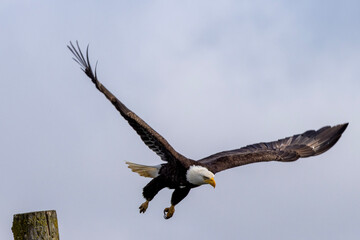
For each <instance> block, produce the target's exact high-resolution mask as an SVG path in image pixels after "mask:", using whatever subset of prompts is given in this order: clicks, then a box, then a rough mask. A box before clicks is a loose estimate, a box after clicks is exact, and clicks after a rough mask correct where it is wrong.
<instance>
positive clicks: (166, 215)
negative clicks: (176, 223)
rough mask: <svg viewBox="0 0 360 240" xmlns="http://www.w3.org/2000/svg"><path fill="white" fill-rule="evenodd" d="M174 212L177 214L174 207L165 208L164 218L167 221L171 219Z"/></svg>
mask: <svg viewBox="0 0 360 240" xmlns="http://www.w3.org/2000/svg"><path fill="white" fill-rule="evenodd" d="M174 212H175V207H174V205H171V206H170V207H169V208H165V209H164V218H165V219H169V218H171V217H172V216H173V214H174Z"/></svg>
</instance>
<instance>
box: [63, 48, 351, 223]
mask: <svg viewBox="0 0 360 240" xmlns="http://www.w3.org/2000/svg"><path fill="white" fill-rule="evenodd" d="M68 48H69V49H70V51H71V52H72V54H73V55H74V58H73V59H74V60H75V61H76V62H77V63H78V64H80V66H81V69H82V70H83V71H84V73H85V74H86V75H87V76H88V77H89V78H90V79H91V81H92V82H93V83H94V84H95V87H96V88H97V89H98V90H99V91H100V92H102V93H103V94H104V95H105V97H106V98H107V99H108V100H109V101H110V102H111V103H112V104H113V105H114V107H115V108H116V109H117V110H118V111H119V112H120V114H121V116H123V118H125V120H126V121H127V122H128V123H129V124H130V126H131V127H132V128H133V129H134V130H135V131H136V132H137V134H138V135H139V136H140V138H141V139H142V141H143V142H144V143H145V144H146V145H147V146H148V147H149V148H150V149H151V150H153V151H154V152H155V153H156V154H157V155H158V156H159V157H160V158H161V160H163V161H165V162H166V163H163V164H160V165H157V166H145V165H141V164H135V163H131V162H126V163H127V164H128V167H129V168H130V169H131V170H132V171H133V172H135V173H138V174H139V175H140V176H143V177H149V178H152V180H151V181H150V182H149V183H148V184H147V185H146V186H145V187H144V188H143V196H144V198H145V200H146V201H145V202H144V203H143V204H141V205H140V207H139V209H140V213H145V211H146V209H147V208H148V205H149V202H150V201H151V200H152V199H153V198H154V197H155V195H156V194H157V193H158V192H159V191H160V190H161V189H163V188H165V187H167V188H170V189H174V192H173V194H172V197H171V206H170V207H168V208H165V209H164V218H165V219H169V218H171V217H172V216H173V214H174V212H175V205H177V204H178V203H179V202H180V201H181V200H183V199H184V198H185V197H186V196H187V195H188V193H189V192H190V190H191V189H192V188H195V187H199V186H201V185H203V184H210V185H211V186H213V187H214V188H215V186H216V183H215V179H214V175H215V174H216V173H218V172H220V171H223V170H226V169H229V168H233V167H238V166H242V165H245V164H250V163H256V162H269V161H280V162H292V161H295V160H297V159H299V158H305V157H311V156H316V155H319V154H321V153H324V152H326V151H327V150H329V149H330V148H331V147H332V146H334V144H335V143H336V142H337V141H338V140H339V138H340V137H341V134H342V133H343V132H344V131H345V129H346V127H347V125H348V123H345V124H340V125H337V126H333V127H330V126H326V127H323V128H320V129H319V130H317V131H314V130H310V131H306V132H304V133H302V134H297V135H294V136H292V137H287V138H283V139H280V140H277V141H273V142H267V143H264V142H262V143H257V144H253V145H248V146H246V147H242V148H239V149H235V150H230V151H223V152H219V153H216V154H213V155H210V156H208V157H205V158H203V159H200V160H197V161H196V160H192V159H190V158H187V157H184V156H183V155H181V154H180V153H178V152H177V151H175V149H174V148H173V147H172V146H171V145H170V144H169V143H168V142H167V141H166V139H165V138H163V137H162V136H161V135H160V134H159V133H157V132H156V131H155V130H154V129H152V128H151V127H150V126H149V125H148V124H147V123H146V122H144V121H143V120H142V119H141V118H140V117H139V116H137V115H136V114H135V113H134V112H132V111H131V110H130V109H128V108H127V107H126V106H125V105H124V104H123V103H122V102H121V101H120V100H119V99H117V98H116V97H115V96H114V95H113V94H112V93H111V92H110V91H109V90H107V89H106V88H105V86H104V85H102V84H101V83H100V82H99V80H98V77H97V74H96V67H95V71H93V70H92V68H91V65H90V61H89V54H88V50H89V48H88V47H87V49H86V57H85V56H84V55H83V53H82V52H81V49H80V47H79V44H78V42H76V47H75V46H74V45H73V44H72V42H70V45H68Z"/></svg>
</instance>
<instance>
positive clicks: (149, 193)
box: [139, 176, 166, 213]
mask: <svg viewBox="0 0 360 240" xmlns="http://www.w3.org/2000/svg"><path fill="white" fill-rule="evenodd" d="M164 187H166V186H165V184H164V181H163V180H162V179H161V176H158V177H156V178H154V179H153V180H151V181H150V182H149V183H148V184H147V185H146V186H145V187H144V188H143V196H144V198H145V199H146V201H145V202H144V203H143V204H141V205H140V207H139V209H140V213H145V211H146V209H147V208H148V206H149V202H150V201H151V200H152V199H153V198H154V197H155V195H156V194H157V193H158V192H159V191H160V190H161V189H163V188H164Z"/></svg>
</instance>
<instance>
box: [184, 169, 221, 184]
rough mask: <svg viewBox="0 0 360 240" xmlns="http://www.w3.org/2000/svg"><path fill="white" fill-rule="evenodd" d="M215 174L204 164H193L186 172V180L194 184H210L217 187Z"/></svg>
mask: <svg viewBox="0 0 360 240" xmlns="http://www.w3.org/2000/svg"><path fill="white" fill-rule="evenodd" d="M214 176H215V175H214V174H213V173H212V172H210V171H209V170H208V169H207V168H205V167H202V166H195V165H193V166H191V167H190V168H189V169H188V170H187V172H186V180H187V181H188V182H189V183H191V184H194V185H198V186H200V185H203V184H210V185H211V186H213V187H214V188H215V186H216V183H215V180H214Z"/></svg>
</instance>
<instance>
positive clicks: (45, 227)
mask: <svg viewBox="0 0 360 240" xmlns="http://www.w3.org/2000/svg"><path fill="white" fill-rule="evenodd" d="M11 230H12V232H13V234H14V239H15V240H38V239H49V240H59V230H58V221H57V216H56V211H55V210H49V211H41V212H30V213H21V214H15V215H14V220H13V225H12V228H11Z"/></svg>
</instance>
